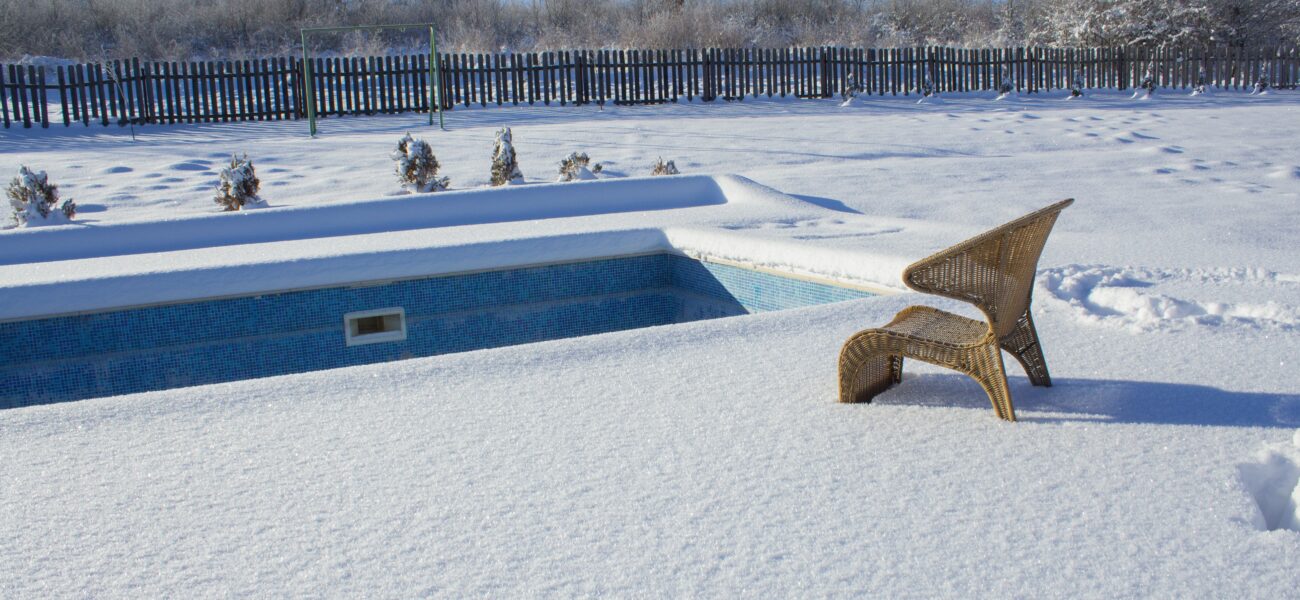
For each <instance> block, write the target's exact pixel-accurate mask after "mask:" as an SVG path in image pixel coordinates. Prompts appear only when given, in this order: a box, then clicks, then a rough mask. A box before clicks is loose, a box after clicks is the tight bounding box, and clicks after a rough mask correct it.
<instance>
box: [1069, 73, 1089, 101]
mask: <svg viewBox="0 0 1300 600" xmlns="http://www.w3.org/2000/svg"><path fill="white" fill-rule="evenodd" d="M1086 85H1087V84H1086V83H1084V81H1083V75H1081V74H1080V73H1079V72H1077V71H1076V72H1075V73H1074V77H1073V78H1072V79H1070V97H1071V98H1078V97H1080V96H1082V95H1083V88H1084V87H1085V86H1086Z"/></svg>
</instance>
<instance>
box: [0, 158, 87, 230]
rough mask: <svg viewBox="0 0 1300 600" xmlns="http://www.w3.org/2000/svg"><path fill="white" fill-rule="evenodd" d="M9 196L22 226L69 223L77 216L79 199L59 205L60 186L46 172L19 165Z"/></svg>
mask: <svg viewBox="0 0 1300 600" xmlns="http://www.w3.org/2000/svg"><path fill="white" fill-rule="evenodd" d="M5 195H6V196H8V197H9V207H10V208H12V209H13V219H14V223H16V224H17V225H18V226H19V227H30V226H34V225H53V224H59V223H67V222H68V221H70V220H72V218H73V217H75V216H76V215H77V203H76V202H73V201H72V200H64V201H63V204H59V186H57V185H54V184H52V183H50V179H49V177H48V176H46V175H45V171H32V170H31V169H28V168H27V167H26V166H22V167H19V169H18V176H17V177H15V178H13V181H10V182H9V188H8V189H7V190H5Z"/></svg>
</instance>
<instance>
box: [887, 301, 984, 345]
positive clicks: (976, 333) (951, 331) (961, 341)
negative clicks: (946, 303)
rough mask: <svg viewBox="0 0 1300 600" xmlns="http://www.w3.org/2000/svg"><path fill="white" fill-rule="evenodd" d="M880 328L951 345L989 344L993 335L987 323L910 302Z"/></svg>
mask: <svg viewBox="0 0 1300 600" xmlns="http://www.w3.org/2000/svg"><path fill="white" fill-rule="evenodd" d="M880 329H881V330H884V331H887V332H889V333H893V334H898V335H901V336H904V337H906V338H908V339H911V340H915V341H920V342H924V343H927V344H937V345H941V346H947V347H950V348H953V349H962V348H970V347H973V346H980V345H984V344H988V343H989V338H990V337H991V336H992V335H993V333H992V332H991V331H990V330H989V325H988V323H985V322H983V321H977V320H975V319H968V318H966V317H963V316H961V315H957V314H953V313H950V312H948V311H944V310H939V309H937V308H931V307H929V306H909V307H907V308H905V309H903V310H901V311H899V313H898V314H897V315H894V319H893V320H892V321H890V322H889V323H888V324H886V325H885V326H884V327H881V328H880Z"/></svg>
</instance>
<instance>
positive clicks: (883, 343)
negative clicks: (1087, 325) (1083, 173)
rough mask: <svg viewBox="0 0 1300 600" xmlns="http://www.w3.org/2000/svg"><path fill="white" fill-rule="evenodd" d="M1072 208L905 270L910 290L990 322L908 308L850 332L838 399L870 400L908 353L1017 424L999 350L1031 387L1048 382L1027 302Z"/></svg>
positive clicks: (1044, 212) (1032, 218) (1052, 210)
mask: <svg viewBox="0 0 1300 600" xmlns="http://www.w3.org/2000/svg"><path fill="white" fill-rule="evenodd" d="M1072 203H1074V200H1073V199H1070V200H1062V201H1061V202H1057V203H1056V204H1053V205H1051V206H1048V207H1046V208H1043V209H1041V210H1038V211H1035V212H1033V213H1030V214H1028V215H1025V216H1023V217H1020V218H1019V219H1016V220H1014V221H1011V222H1010V223H1007V224H1005V225H1002V226H1000V227H998V228H996V229H993V230H991V231H988V232H985V233H983V234H980V235H978V236H976V237H973V238H971V239H969V240H966V241H965V242H962V243H960V244H957V245H956V246H953V247H951V248H949V249H947V250H944V251H942V252H939V253H938V254H935V255H933V256H931V257H929V258H926V259H924V260H921V261H918V262H915V263H912V265H911V266H909V267H907V269H905V270H904V271H903V281H904V282H906V283H907V286H908V287H910V288H912V289H914V290H917V291H919V292H926V293H930V294H937V295H939V296H946V297H949V298H955V299H957V300H963V301H966V302H970V303H971V304H974V305H975V306H977V307H979V309H980V310H981V311H983V312H984V315H985V316H986V317H987V318H988V322H987V323H985V322H983V321H977V320H974V319H968V318H966V317H962V316H959V315H955V314H952V313H949V312H945V311H942V310H939V309H937V308H930V307H928V306H910V307H908V308H905V309H903V311H902V312H899V313H898V314H897V315H895V316H894V319H893V320H892V321H890V322H889V324H887V325H885V326H884V327H881V328H879V329H867V330H864V331H860V332H858V333H856V334H854V335H853V336H852V337H850V338H849V340H848V341H847V342H845V343H844V348H843V349H842V350H841V351H840V365H839V371H840V402H870V401H871V399H872V398H874V397H875V396H876V395H877V394H879V393H881V392H883V391H885V390H887V389H889V387H890V386H892V385H893V384H895V383H898V382H899V381H901V380H902V376H903V357H904V356H909V357H912V358H915V359H917V360H923V361H925V362H928V363H932V364H936V365H939V366H943V367H948V368H950V369H953V370H956V371H960V372H962V373H965V374H967V375H969V376H970V377H971V378H972V379H974V380H975V381H977V382H979V384H980V385H981V386H982V387H983V388H984V391H985V392H988V395H989V400H990V401H992V403H993V410H994V412H996V413H997V415H998V417H1000V418H1002V419H1006V420H1008V421H1014V420H1016V412H1015V409H1014V408H1013V407H1012V405H1011V393H1010V391H1009V390H1008V389H1007V375H1006V371H1005V369H1004V367H1003V366H1002V352H1001V350H1006V351H1007V352H1010V353H1011V355H1012V356H1015V357H1016V358H1017V359H1018V360H1019V361H1020V364H1021V365H1023V366H1024V368H1025V372H1026V373H1027V374H1028V375H1029V381H1030V382H1031V383H1033V384H1034V385H1041V386H1045V387H1046V386H1051V385H1052V379H1051V377H1050V376H1049V375H1048V374H1047V363H1046V362H1045V361H1044V360H1043V350H1042V348H1041V347H1040V346H1039V344H1038V332H1037V331H1035V330H1034V320H1033V318H1032V317H1031V316H1030V314H1029V304H1030V301H1031V300H1032V298H1031V294H1032V293H1033V285H1034V273H1035V270H1036V269H1037V267H1038V256H1039V255H1040V254H1041V253H1042V251H1043V245H1044V244H1045V243H1046V242H1047V234H1048V233H1050V232H1051V231H1052V225H1054V224H1055V223H1056V217H1057V216H1058V215H1059V214H1060V213H1061V211H1062V210H1064V209H1065V207H1067V206H1069V205H1070V204H1072Z"/></svg>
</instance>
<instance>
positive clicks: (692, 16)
mask: <svg viewBox="0 0 1300 600" xmlns="http://www.w3.org/2000/svg"><path fill="white" fill-rule="evenodd" d="M430 21H432V22H437V23H438V25H439V36H440V41H439V44H440V47H441V48H442V49H443V50H444V51H488V52H501V51H527V50H536V49H558V48H604V47H611V46H613V47H618V46H621V47H629V48H635V47H640V48H685V47H703V46H725V47H750V46H758V47H782V46H790V45H807V46H818V45H850V46H898V45H917V44H959V45H963V44H964V45H976V46H1005V45H1016V44H1024V43H1028V44H1038V45H1065V46H1071V45H1072V46H1111V45H1120V44H1164V43H1179V44H1231V45H1238V46H1244V45H1263V44H1277V43H1294V42H1295V40H1296V38H1297V36H1298V35H1300V0H1014V1H996V0H690V1H687V0H535V1H532V2H516V1H514V0H454V1H453V0H435V1H431V2H398V1H396V0H348V1H346V2H344V1H339V0H206V1H204V2H192V1H191V0H95V1H94V2H87V1H86V0H42V1H41V2H24V1H21V0H0V58H17V57H20V56H22V55H24V54H43V55H52V56H62V57H67V58H77V59H98V58H105V57H108V58H112V57H140V58H167V59H191V58H203V57H222V56H233V57H241V56H249V55H253V56H259V55H266V54H268V53H277V54H284V53H289V52H291V51H292V50H294V49H295V48H296V47H297V44H298V40H299V33H298V30H299V28H301V27H318V26H326V25H328V26H337V25H363V24H375V23H417V22H430ZM421 35H422V34H421V33H420V32H418V31H417V32H411V33H405V34H403V33H397V32H392V33H385V34H365V35H358V34H340V35H338V36H333V37H328V36H327V37H324V38H320V39H319V40H318V43H319V44H320V45H321V46H320V48H319V49H320V50H323V51H339V52H357V53H364V54H377V53H382V52H384V51H386V50H401V49H411V48H416V47H418V48H421V49H423V48H425V47H427V38H424V39H422V38H421Z"/></svg>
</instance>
